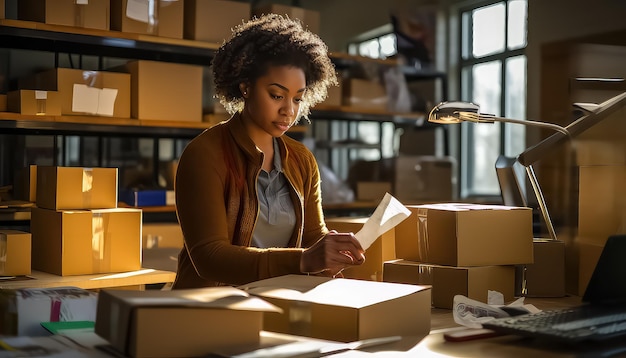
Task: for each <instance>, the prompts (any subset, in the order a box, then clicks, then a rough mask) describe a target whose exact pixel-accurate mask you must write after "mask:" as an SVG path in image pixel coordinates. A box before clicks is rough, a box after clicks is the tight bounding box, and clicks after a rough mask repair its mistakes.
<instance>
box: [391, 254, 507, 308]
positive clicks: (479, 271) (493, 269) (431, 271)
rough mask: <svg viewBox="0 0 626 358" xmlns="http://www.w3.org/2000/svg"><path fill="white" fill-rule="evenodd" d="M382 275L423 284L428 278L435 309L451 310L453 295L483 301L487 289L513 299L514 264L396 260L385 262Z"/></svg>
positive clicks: (400, 281)
mask: <svg viewBox="0 0 626 358" xmlns="http://www.w3.org/2000/svg"><path fill="white" fill-rule="evenodd" d="M384 277H385V281H386V282H398V283H411V284H416V282H422V283H420V284H423V285H424V284H426V283H425V282H428V281H431V285H432V304H433V307H436V308H446V309H452V308H453V302H454V296H455V295H463V296H465V297H468V298H471V299H474V300H477V301H481V302H484V303H487V299H488V292H489V291H497V292H500V293H502V295H503V296H504V300H505V302H507V301H512V300H513V299H514V298H515V267H514V266H476V267H453V266H441V265H430V264H423V263H419V262H413V261H407V260H395V261H389V262H386V263H385V275H384Z"/></svg>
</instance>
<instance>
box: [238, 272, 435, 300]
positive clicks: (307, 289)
mask: <svg viewBox="0 0 626 358" xmlns="http://www.w3.org/2000/svg"><path fill="white" fill-rule="evenodd" d="M242 289H245V290H246V291H247V292H248V293H250V294H253V295H258V296H261V297H270V298H281V299H292V300H298V301H303V302H310V303H317V304H329V305H335V306H344V307H352V308H362V307H367V306H371V305H374V304H377V303H380V302H384V301H389V300H392V299H395V298H398V297H403V296H408V295H410V294H413V293H415V292H418V291H422V290H425V289H429V288H428V287H424V286H416V285H408V284H399V283H389V282H378V281H365V280H353V279H345V278H339V279H332V278H329V277H318V276H302V275H285V276H280V277H276V278H270V279H266V280H261V281H257V282H253V283H250V284H248V285H246V286H244V287H242Z"/></svg>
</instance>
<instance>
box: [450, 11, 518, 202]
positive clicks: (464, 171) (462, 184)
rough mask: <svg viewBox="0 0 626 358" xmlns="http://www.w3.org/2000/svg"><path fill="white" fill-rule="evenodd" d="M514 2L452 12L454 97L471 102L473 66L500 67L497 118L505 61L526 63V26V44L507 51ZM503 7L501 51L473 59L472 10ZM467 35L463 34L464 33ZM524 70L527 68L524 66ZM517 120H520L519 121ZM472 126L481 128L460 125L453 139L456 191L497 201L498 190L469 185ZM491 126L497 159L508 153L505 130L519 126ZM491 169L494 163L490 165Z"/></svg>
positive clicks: (502, 95) (472, 158) (503, 106)
mask: <svg viewBox="0 0 626 358" xmlns="http://www.w3.org/2000/svg"><path fill="white" fill-rule="evenodd" d="M511 1H514V0H485V1H475V2H473V3H471V4H467V5H464V6H461V7H458V8H457V10H456V17H457V20H456V21H457V26H458V39H459V41H458V44H457V46H458V49H457V51H458V59H457V61H458V74H457V75H458V79H459V83H458V91H459V92H458V93H459V97H460V100H462V101H470V102H471V101H472V98H473V93H472V92H473V76H472V75H471V70H472V68H473V67H474V66H476V65H478V64H483V63H490V62H497V63H498V64H499V66H500V84H501V89H502V91H501V92H500V99H499V104H500V113H493V114H495V115H497V116H503V115H504V114H505V113H506V109H507V105H508V103H507V100H506V95H507V91H506V90H505V89H506V88H507V72H506V65H507V60H509V59H513V58H517V57H523V58H525V59H527V56H526V47H527V46H528V42H527V39H528V27H527V25H526V27H525V30H526V35H525V36H526V41H525V43H524V45H523V46H522V47H519V48H515V49H509V21H510V19H509V6H510V2H511ZM500 3H501V4H504V6H505V11H504V16H505V18H504V20H505V21H504V31H505V33H504V39H505V42H504V49H503V50H502V51H501V52H497V53H492V54H488V55H485V56H482V57H474V56H473V23H472V21H471V18H472V14H471V13H472V12H473V11H474V10H477V9H480V8H483V7H487V6H492V5H496V4H500ZM526 9H528V1H527V0H526ZM468 13H469V15H470V21H468V23H467V27H466V28H464V21H463V18H464V15H465V14H468ZM526 24H528V10H526ZM466 31H467V33H466ZM465 41H467V43H464V42H465ZM464 46H467V51H466V52H467V57H465V56H464V48H465V47H464ZM526 69H527V65H526ZM468 70H469V71H470V75H469V76H467V78H466V76H465V75H464V72H465V71H468ZM527 78H528V73H527V71H525V73H524V82H526V81H527ZM524 90H526V88H524ZM524 99H525V101H527V96H526V95H524ZM524 108H526V103H525V104H524ZM525 115H526V111H525V113H524V116H525ZM520 119H521V118H520ZM475 125H481V124H473V123H462V124H461V130H460V131H459V136H458V138H457V140H458V145H459V148H460V149H461V151H460V158H459V173H460V177H459V189H460V193H459V194H460V197H461V198H465V199H466V198H472V197H480V198H490V197H494V198H495V197H496V196H497V197H499V196H500V194H499V188H494V192H495V190H496V189H497V191H498V194H497V195H496V194H494V193H491V192H484V191H479V190H476V189H475V187H476V185H475V183H473V170H474V167H475V162H476V158H475V156H474V151H473V150H471V147H472V146H473V143H474V126H475ZM493 125H496V126H498V129H499V138H498V143H499V150H498V154H499V155H507V156H510V155H511V153H507V144H508V140H507V137H508V133H509V128H510V126H516V125H517V126H519V124H510V123H501V122H496V123H494V124H493ZM524 142H525V138H524ZM494 166H495V163H494ZM493 175H494V177H495V176H496V174H495V168H494V172H493Z"/></svg>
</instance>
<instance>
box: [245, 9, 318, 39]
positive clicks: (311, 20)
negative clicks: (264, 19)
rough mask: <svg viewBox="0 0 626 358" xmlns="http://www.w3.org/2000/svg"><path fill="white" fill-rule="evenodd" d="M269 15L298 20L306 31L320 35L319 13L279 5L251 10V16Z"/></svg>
mask: <svg viewBox="0 0 626 358" xmlns="http://www.w3.org/2000/svg"><path fill="white" fill-rule="evenodd" d="M270 13H274V14H279V15H287V16H289V17H290V18H292V19H299V20H300V21H301V22H302V25H304V27H305V28H306V29H308V30H309V31H311V32H313V33H316V34H319V33H320V12H319V11H315V10H308V9H304V8H301V7H297V6H288V5H281V4H268V5H265V6H260V7H255V8H254V9H253V15H257V16H259V15H263V14H270Z"/></svg>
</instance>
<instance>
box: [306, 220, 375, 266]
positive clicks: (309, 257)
mask: <svg viewBox="0 0 626 358" xmlns="http://www.w3.org/2000/svg"><path fill="white" fill-rule="evenodd" d="M363 262H365V250H363V248H362V247H361V244H360V243H359V241H358V240H357V239H356V237H355V236H354V234H353V233H338V232H337V231H334V230H333V231H331V232H329V233H328V234H326V236H324V237H323V238H321V239H320V240H318V241H317V242H316V243H315V244H313V246H311V247H309V248H307V249H305V250H304V252H303V253H302V258H301V260H300V271H302V272H303V273H315V274H318V273H321V272H324V271H328V273H329V274H330V275H331V276H335V275H337V274H339V273H341V271H343V270H344V269H345V268H347V267H350V266H358V265H361V264H363Z"/></svg>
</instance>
